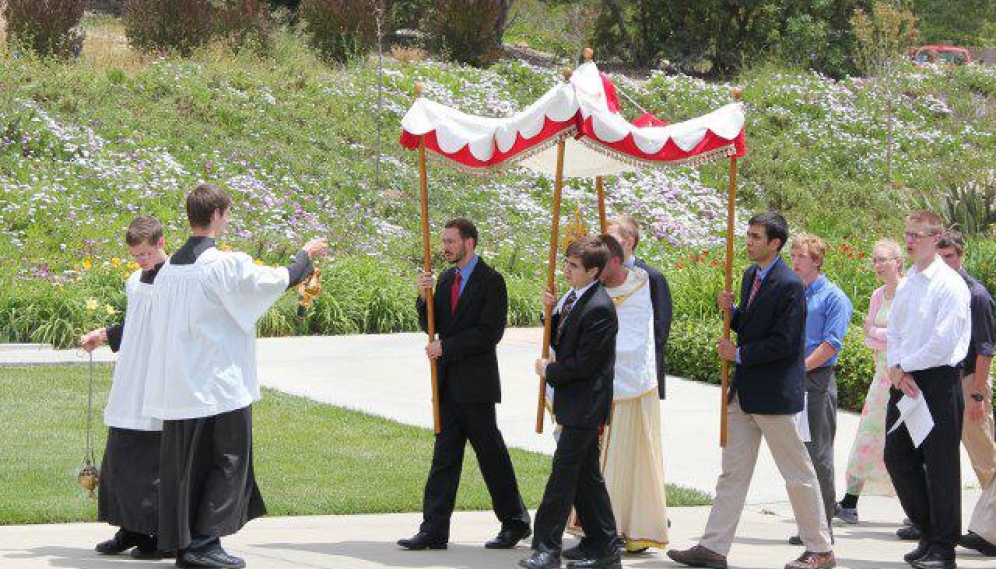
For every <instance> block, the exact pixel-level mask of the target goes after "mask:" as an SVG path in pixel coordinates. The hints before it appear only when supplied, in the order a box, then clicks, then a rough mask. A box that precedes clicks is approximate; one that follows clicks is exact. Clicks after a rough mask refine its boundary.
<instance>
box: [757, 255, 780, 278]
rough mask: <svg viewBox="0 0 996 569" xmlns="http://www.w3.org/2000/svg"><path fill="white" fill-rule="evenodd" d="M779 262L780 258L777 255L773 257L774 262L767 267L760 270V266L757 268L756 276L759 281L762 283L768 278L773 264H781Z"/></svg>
mask: <svg viewBox="0 0 996 569" xmlns="http://www.w3.org/2000/svg"><path fill="white" fill-rule="evenodd" d="M781 260H782V256H781V255H778V256H777V257H775V260H774V261H772V262H771V264H769V265H768V266H767V267H764V268H763V269H762V268H761V265H758V266H757V276H758V277H760V278H761V281H764V279H766V278H768V273H770V272H771V269H773V268H774V267H775V264H776V263H779V262H781Z"/></svg>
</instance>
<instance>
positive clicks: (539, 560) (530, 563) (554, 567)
mask: <svg viewBox="0 0 996 569" xmlns="http://www.w3.org/2000/svg"><path fill="white" fill-rule="evenodd" d="M519 567H524V568H525V569H558V568H559V567H560V554H558V553H554V552H553V551H544V550H541V549H537V550H535V551H533V552H532V553H531V554H530V555H529V557H526V558H525V559H520V560H519Z"/></svg>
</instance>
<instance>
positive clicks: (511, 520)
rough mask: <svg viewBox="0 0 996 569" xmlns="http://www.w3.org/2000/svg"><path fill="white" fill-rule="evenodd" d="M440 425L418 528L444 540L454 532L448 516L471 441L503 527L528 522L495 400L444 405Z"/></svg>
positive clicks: (525, 524)
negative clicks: (499, 423) (497, 415)
mask: <svg viewBox="0 0 996 569" xmlns="http://www.w3.org/2000/svg"><path fill="white" fill-rule="evenodd" d="M439 412H440V419H441V423H442V424H441V425H440V426H441V429H440V432H439V434H438V435H436V444H435V447H434V448H433V449H432V467H431V469H430V470H429V479H428V480H426V482H425V497H424V499H423V501H422V516H423V520H422V526H421V528H419V529H420V531H424V532H426V533H429V534H432V535H433V536H434V537H438V538H440V539H443V540H448V539H449V536H450V517H451V516H452V515H453V506H454V504H455V503H456V496H457V488H458V487H459V486H460V473H461V471H462V470H463V452H464V448H465V447H466V445H467V441H470V445H471V446H472V447H474V454H475V455H476V456H477V464H478V466H480V468H481V476H482V477H483V478H484V483H485V484H486V485H487V487H488V492H489V493H490V494H491V507H492V508H493V509H494V512H495V516H497V517H498V519H499V520H501V525H502V528H509V529H521V528H527V527H529V512H527V511H526V506H525V504H523V503H522V496H521V495H520V494H519V484H518V482H516V480H515V470H514V469H513V467H512V459H511V457H509V456H508V449H507V448H506V447H505V440H504V439H503V438H502V436H501V431H499V430H498V423H497V422H496V419H495V404H494V403H453V402H452V401H447V400H446V399H444V400H443V401H442V402H441V404H440V409H439Z"/></svg>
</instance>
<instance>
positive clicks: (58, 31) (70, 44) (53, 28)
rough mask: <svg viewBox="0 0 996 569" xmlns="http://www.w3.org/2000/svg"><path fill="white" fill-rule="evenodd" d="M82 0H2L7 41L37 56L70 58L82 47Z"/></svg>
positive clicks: (84, 3) (84, 2) (83, 6)
mask: <svg viewBox="0 0 996 569" xmlns="http://www.w3.org/2000/svg"><path fill="white" fill-rule="evenodd" d="M85 7H86V1H85V0H5V1H4V2H3V19H4V21H6V22H7V41H8V42H9V43H11V44H14V45H16V46H21V47H24V48H27V49H30V50H32V51H34V52H35V53H37V54H38V55H42V56H46V55H54V56H57V57H69V56H71V55H77V54H79V53H80V51H81V50H82V49H83V33H82V32H81V31H79V28H78V26H79V24H80V20H81V19H82V18H83V9H84V8H85Z"/></svg>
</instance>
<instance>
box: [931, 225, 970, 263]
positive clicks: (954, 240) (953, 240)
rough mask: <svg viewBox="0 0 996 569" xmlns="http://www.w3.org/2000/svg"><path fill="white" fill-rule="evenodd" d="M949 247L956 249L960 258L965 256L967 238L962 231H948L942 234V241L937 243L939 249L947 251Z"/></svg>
mask: <svg viewBox="0 0 996 569" xmlns="http://www.w3.org/2000/svg"><path fill="white" fill-rule="evenodd" d="M948 247H954V249H955V251H957V252H958V256H961V255H963V254H965V238H964V237H962V235H961V232H960V231H956V230H954V229H947V230H945V231H944V233H941V239H940V241H938V242H937V248H938V249H947V248H948Z"/></svg>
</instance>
